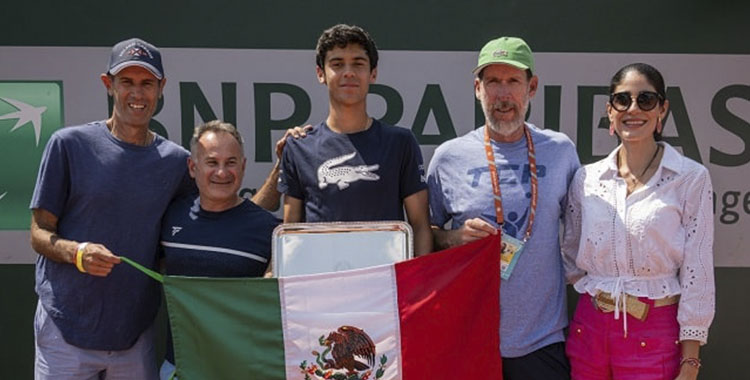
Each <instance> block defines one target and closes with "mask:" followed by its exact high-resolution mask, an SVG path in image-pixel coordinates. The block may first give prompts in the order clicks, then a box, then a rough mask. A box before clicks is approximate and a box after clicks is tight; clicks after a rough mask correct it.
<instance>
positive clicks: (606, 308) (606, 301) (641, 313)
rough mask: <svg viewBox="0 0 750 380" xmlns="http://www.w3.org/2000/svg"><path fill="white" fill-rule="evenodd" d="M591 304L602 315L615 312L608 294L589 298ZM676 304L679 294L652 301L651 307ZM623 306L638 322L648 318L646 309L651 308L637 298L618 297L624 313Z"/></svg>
mask: <svg viewBox="0 0 750 380" xmlns="http://www.w3.org/2000/svg"><path fill="white" fill-rule="evenodd" d="M591 302H592V303H593V304H594V308H596V309H597V310H599V311H601V312H603V313H611V312H613V311H615V300H614V298H612V295H611V294H609V293H605V292H599V293H597V294H596V296H594V297H591ZM678 302H680V295H679V294H678V295H674V296H670V297H664V298H659V299H656V300H654V304H653V307H662V306H669V305H674V304H676V303H678ZM625 305H626V306H627V310H628V314H630V315H631V316H633V318H635V319H638V320H639V321H645V320H646V317H647V316H648V309H649V308H650V306H651V305H649V304H648V303H646V302H643V301H641V300H639V299H638V297H634V296H631V295H628V294H623V295H622V297H620V305H619V306H620V310H623V311H624V310H625V308H624V307H623V306H625Z"/></svg>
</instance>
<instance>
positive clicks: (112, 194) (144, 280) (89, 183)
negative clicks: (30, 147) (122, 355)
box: [31, 121, 195, 350]
mask: <svg viewBox="0 0 750 380" xmlns="http://www.w3.org/2000/svg"><path fill="white" fill-rule="evenodd" d="M188 155H189V153H188V152H187V151H186V150H185V149H183V148H182V147H180V146H179V145H177V144H175V143H173V142H171V141H169V140H165V139H164V138H162V137H160V136H156V139H155V140H154V142H153V143H152V144H150V145H149V146H138V145H133V144H128V143H126V142H123V141H120V140H118V139H116V138H115V137H114V136H112V134H111V133H110V132H109V130H108V129H107V126H106V124H105V122H104V121H99V122H94V123H90V124H86V125H83V126H77V127H67V128H63V129H61V130H59V131H57V132H55V133H54V134H53V135H52V137H51V138H50V140H49V142H48V143H47V146H46V148H45V150H44V154H43V156H42V162H41V165H40V167H39V176H38V178H37V182H36V187H35V188H34V195H33V196H32V199H31V208H32V209H36V208H39V209H44V210H47V211H49V212H51V213H52V214H53V215H55V216H57V218H58V223H57V233H58V234H59V235H60V236H61V237H62V238H64V239H71V240H75V241H80V242H92V243H99V244H103V245H104V246H105V247H107V248H108V249H109V250H110V251H112V253H114V254H115V255H120V256H127V257H129V258H130V259H132V260H134V261H137V262H139V263H141V264H143V265H144V266H146V267H148V268H151V269H156V263H157V250H158V247H159V245H158V243H159V230H160V228H161V226H160V223H161V218H162V216H163V215H164V211H165V210H166V209H167V206H168V205H169V202H170V201H171V200H172V199H173V198H174V197H175V195H177V194H178V193H185V192H190V191H192V190H194V188H195V187H194V186H195V185H194V184H193V181H192V179H191V178H190V176H189V175H188V172H187V164H186V162H187V157H188ZM36 292H37V294H38V295H39V300H40V302H41V304H42V306H43V307H44V309H45V310H46V311H47V313H48V314H49V316H50V317H51V318H52V320H53V321H54V323H55V325H56V326H57V328H59V329H60V332H61V333H62V335H63V338H64V339H65V341H66V342H68V343H69V344H72V345H74V346H77V347H80V348H85V349H94V350H124V349H127V348H130V347H131V346H132V345H133V343H135V341H136V339H138V336H140V334H141V333H142V332H143V331H144V330H145V329H146V328H147V327H149V326H150V325H151V324H152V323H153V321H154V317H155V316H156V312H157V310H158V308H159V304H160V303H161V300H160V291H159V283H157V282H156V281H154V280H153V279H151V278H149V277H148V276H146V275H144V274H143V273H141V272H140V271H138V270H136V269H135V268H133V267H131V266H129V265H127V264H120V265H116V266H115V267H114V268H113V269H112V272H111V273H110V274H109V275H108V276H107V277H96V276H92V275H89V274H83V273H80V272H79V271H78V269H76V267H75V265H71V264H67V263H59V262H56V261H52V260H49V259H47V258H46V257H45V256H42V255H39V256H38V258H37V263H36Z"/></svg>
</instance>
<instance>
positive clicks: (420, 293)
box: [396, 234, 502, 380]
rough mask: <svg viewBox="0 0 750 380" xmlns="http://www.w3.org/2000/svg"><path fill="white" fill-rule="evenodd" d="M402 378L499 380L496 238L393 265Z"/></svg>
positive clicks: (498, 284)
mask: <svg viewBox="0 0 750 380" xmlns="http://www.w3.org/2000/svg"><path fill="white" fill-rule="evenodd" d="M396 281H397V284H398V308H399V315H400V325H401V327H400V328H401V355H402V356H401V358H402V363H403V378H404V379H406V380H413V379H488V378H492V379H502V359H501V357H500V333H499V329H500V235H499V234H498V235H495V236H490V237H488V238H485V239H482V240H478V241H476V242H472V243H469V244H466V245H463V246H459V247H454V248H451V249H447V250H444V251H441V252H436V253H434V254H430V255H427V256H425V257H422V258H419V259H417V260H410V261H405V262H402V263H398V264H396Z"/></svg>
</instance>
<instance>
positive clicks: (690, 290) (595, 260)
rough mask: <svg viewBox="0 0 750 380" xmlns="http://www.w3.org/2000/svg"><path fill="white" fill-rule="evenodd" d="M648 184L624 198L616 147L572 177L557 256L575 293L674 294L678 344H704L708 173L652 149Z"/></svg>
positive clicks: (710, 272)
mask: <svg viewBox="0 0 750 380" xmlns="http://www.w3.org/2000/svg"><path fill="white" fill-rule="evenodd" d="M659 144H661V145H662V146H663V147H664V155H663V157H662V159H661V162H660V164H659V167H658V169H657V170H656V173H655V174H654V175H653V176H652V177H651V179H649V180H648V182H647V183H646V184H645V185H644V186H642V187H641V188H639V189H636V190H635V191H634V192H633V193H632V194H630V195H629V196H627V195H626V194H627V185H626V183H625V181H624V180H623V179H622V178H621V177H620V176H619V175H618V171H617V152H618V151H619V148H620V147H618V148H617V149H615V150H614V151H613V152H612V153H610V155H609V156H607V158H605V159H603V160H601V161H598V162H596V163H593V164H589V165H586V166H584V167H582V168H580V169H579V170H578V172H576V175H575V177H574V179H573V182H572V183H571V185H570V189H569V191H568V208H567V210H566V215H565V233H564V235H563V245H562V254H563V262H564V264H565V274H566V278H567V279H568V282H570V283H572V284H574V287H575V289H576V291H578V292H579V293H584V292H587V293H589V294H591V295H595V294H596V293H597V291H603V292H609V293H611V294H612V295H613V296H615V295H618V294H622V293H626V294H629V295H631V296H637V297H648V298H650V299H659V298H664V297H668V296H672V295H676V294H680V295H681V296H680V302H679V306H678V314H677V321H678V322H679V324H680V340H687V339H691V340H698V341H700V342H701V344H705V343H706V341H707V339H708V327H709V326H710V325H711V321H712V320H713V317H714V309H715V303H714V302H715V300H714V298H715V288H714V266H713V238H714V236H713V234H714V224H713V201H712V197H713V188H712V186H711V178H710V177H709V175H708V170H707V169H706V168H705V167H703V166H702V165H701V164H699V163H697V162H695V161H693V160H691V159H689V158H686V157H684V156H682V155H681V154H680V153H679V152H678V151H677V150H675V149H674V148H672V147H671V146H670V145H669V144H666V143H663V142H660V143H659Z"/></svg>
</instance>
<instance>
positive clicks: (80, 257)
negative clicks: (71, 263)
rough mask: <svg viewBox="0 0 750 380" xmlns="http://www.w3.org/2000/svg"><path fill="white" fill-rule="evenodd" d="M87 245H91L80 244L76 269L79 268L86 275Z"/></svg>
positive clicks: (77, 251)
mask: <svg viewBox="0 0 750 380" xmlns="http://www.w3.org/2000/svg"><path fill="white" fill-rule="evenodd" d="M87 245H89V243H81V244H78V250H76V268H78V270H79V271H81V273H86V269H85V268H84V267H83V250H84V249H86V246H87Z"/></svg>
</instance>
